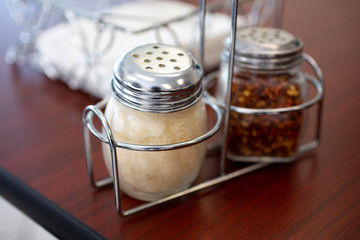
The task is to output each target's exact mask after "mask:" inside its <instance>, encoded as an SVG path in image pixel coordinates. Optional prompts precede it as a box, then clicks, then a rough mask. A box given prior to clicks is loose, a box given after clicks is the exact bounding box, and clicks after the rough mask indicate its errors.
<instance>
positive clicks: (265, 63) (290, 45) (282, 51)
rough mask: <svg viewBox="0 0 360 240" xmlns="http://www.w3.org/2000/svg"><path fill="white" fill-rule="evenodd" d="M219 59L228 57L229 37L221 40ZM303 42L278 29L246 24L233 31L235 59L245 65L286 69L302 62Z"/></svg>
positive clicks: (237, 62)
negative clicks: (221, 46)
mask: <svg viewBox="0 0 360 240" xmlns="http://www.w3.org/2000/svg"><path fill="white" fill-rule="evenodd" d="M224 46H225V50H224V51H223V56H222V57H223V60H224V61H227V60H228V59H229V54H230V49H231V40H230V38H227V39H226V40H225V41H224ZM302 47H303V43H302V41H301V40H300V39H298V38H296V37H295V36H293V35H292V34H290V33H288V32H287V31H284V30H282V29H276V28H267V27H246V28H242V29H239V30H238V31H237V37H236V43H235V63H236V65H238V66H241V67H244V68H249V69H264V70H279V69H287V68H291V67H293V66H296V65H298V64H301V62H302Z"/></svg>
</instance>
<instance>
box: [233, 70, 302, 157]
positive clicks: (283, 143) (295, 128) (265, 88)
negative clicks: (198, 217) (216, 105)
mask: <svg viewBox="0 0 360 240" xmlns="http://www.w3.org/2000/svg"><path fill="white" fill-rule="evenodd" d="M293 78H294V76H293V75H290V74H288V73H286V74H250V73H248V72H235V73H234V78H233V84H232V88H231V105H235V106H238V107H244V108H255V109H271V108H282V107H290V106H295V105H299V104H301V103H302V99H301V91H300V86H299V84H298V83H293V82H292V81H290V80H291V79H293ZM302 122H303V113H302V111H292V112H286V113H280V114H263V115H251V114H239V113H236V112H231V113H230V117H229V128H228V147H229V151H230V153H231V154H232V155H238V156H239V155H240V156H272V157H288V156H291V155H293V154H295V153H296V150H297V147H298V144H299V137H300V131H301V127H302Z"/></svg>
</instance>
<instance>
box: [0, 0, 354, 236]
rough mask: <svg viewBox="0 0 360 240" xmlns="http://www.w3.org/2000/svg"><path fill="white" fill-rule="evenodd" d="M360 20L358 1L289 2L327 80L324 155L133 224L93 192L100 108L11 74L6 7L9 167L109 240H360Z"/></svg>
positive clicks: (288, 14)
mask: <svg viewBox="0 0 360 240" xmlns="http://www.w3.org/2000/svg"><path fill="white" fill-rule="evenodd" d="M359 10H360V2H359V1H356V0H346V1H338V0H327V1H326V0H317V1H311V0H304V1H295V0H292V1H290V0H288V1H285V8H284V12H285V13H284V25H283V27H284V29H286V30H288V31H290V32H292V33H293V34H295V35H297V36H299V37H301V38H302V40H303V41H304V43H305V51H306V52H307V53H309V54H311V55H312V56H313V57H314V58H315V59H316V60H317V62H318V63H319V65H320V67H321V68H322V70H323V73H324V77H325V81H326V94H325V107H324V111H323V122H322V127H323V128H322V129H323V131H322V141H321V145H320V147H319V148H318V149H317V150H316V152H315V154H312V155H310V156H308V157H304V158H302V159H299V160H298V161H296V162H293V163H289V164H273V165H271V166H268V167H266V168H263V169H261V170H257V171H255V172H252V173H250V174H247V175H244V176H241V177H239V178H236V179H233V180H231V181H229V182H226V183H223V184H220V185H218V186H216V187H212V188H210V189H207V190H204V191H200V192H197V193H195V194H192V195H190V196H186V197H183V198H181V199H177V200H175V201H172V202H169V203H166V204H164V205H161V206H159V207H155V208H152V209H150V210H146V211H144V212H141V213H138V214H135V215H132V216H129V217H126V218H123V217H120V216H119V215H118V214H117V213H116V211H115V205H114V195H113V190H112V188H107V189H104V190H98V191H96V190H94V189H93V188H91V187H90V185H89V182H88V176H87V171H86V166H85V159H84V149H83V139H82V123H81V117H82V111H83V109H84V108H85V106H87V105H89V104H94V103H96V102H97V101H98V100H97V99H95V98H92V97H90V96H88V95H86V94H84V93H81V92H78V91H72V90H70V89H69V88H68V87H67V86H65V85H64V84H62V83H61V82H56V81H51V80H49V79H47V78H46V77H45V76H44V75H43V74H41V73H38V72H35V71H34V70H32V69H30V68H28V67H25V66H9V65H7V64H6V63H5V61H4V55H5V50H6V48H7V47H8V46H9V45H10V44H12V43H13V42H14V41H15V40H16V38H17V34H18V32H19V29H18V28H17V27H15V24H14V23H13V22H12V20H10V17H9V16H8V14H7V12H6V9H5V7H4V6H3V5H1V10H0V26H1V28H0V30H1V37H0V53H1V54H0V56H1V57H0V74H1V75H0V76H1V80H0V92H1V94H0V110H1V113H0V114H1V117H0V119H1V130H0V166H1V167H2V168H4V169H6V170H7V171H9V172H10V173H12V174H13V175H15V176H16V177H17V178H19V179H20V180H21V181H23V182H24V183H26V184H28V185H30V186H31V187H32V188H33V189H35V190H36V191H38V192H39V193H41V194H42V195H44V196H45V197H46V198H48V199H49V200H51V201H52V202H54V203H55V204H56V205H57V206H60V207H61V208H62V209H64V210H66V211H67V212H68V213H70V214H71V215H72V216H74V217H76V218H77V219H78V220H80V221H81V222H83V223H85V224H87V225H88V226H90V227H91V228H92V229H94V230H95V231H97V232H98V233H99V234H101V235H103V236H105V237H106V238H109V239H135V238H139V239H359V238H360V140H359V137H360V107H359V104H360V80H359V76H360V57H359V56H360V47H359V43H360V30H359V22H360V15H359V14H358V12H359ZM2 187H4V186H2ZM39 210H40V211H41V209H39Z"/></svg>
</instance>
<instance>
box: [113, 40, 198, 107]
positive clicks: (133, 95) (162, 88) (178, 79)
mask: <svg viewBox="0 0 360 240" xmlns="http://www.w3.org/2000/svg"><path fill="white" fill-rule="evenodd" d="M202 76H203V74H202V68H201V66H200V65H199V64H198V63H197V62H196V60H195V59H194V57H193V56H192V55H191V54H190V53H188V52H187V51H186V50H184V49H181V48H179V47H175V46H171V45H165V44H148V45H143V46H139V47H137V48H134V49H132V50H131V51H129V52H127V53H126V54H125V55H124V56H123V57H122V58H120V59H119V60H118V61H117V62H116V63H115V65H114V77H113V79H112V84H111V86H112V94H113V96H114V97H115V98H116V99H117V100H118V101H120V102H122V103H123V104H125V105H126V106H128V107H130V108H133V109H136V110H140V111H145V112H155V113H168V112H174V111H179V110H182V109H185V108H188V107H190V106H191V105H193V104H195V103H196V102H197V101H198V100H199V99H200V98H201V96H202V93H203V87H202V84H201V80H202Z"/></svg>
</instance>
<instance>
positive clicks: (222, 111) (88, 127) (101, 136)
mask: <svg viewBox="0 0 360 240" xmlns="http://www.w3.org/2000/svg"><path fill="white" fill-rule="evenodd" d="M239 2H242V1H236V0H233V1H232V5H231V35H230V38H231V40H232V45H231V52H230V56H229V74H228V86H227V95H226V100H225V101H224V102H219V101H218V100H217V99H216V98H215V97H213V96H212V95H211V94H210V93H209V92H208V91H207V90H206V91H205V94H204V101H205V103H206V105H208V106H209V107H210V109H211V111H213V113H215V115H216V121H215V123H214V124H213V126H212V127H211V128H210V130H208V131H207V132H206V133H205V134H203V135H202V136H200V137H198V138H195V139H191V140H189V141H185V142H179V143H175V144H167V145H137V144H130V143H126V142H119V141H116V140H115V138H114V135H113V133H112V130H111V128H110V126H109V123H108V121H107V119H106V117H105V115H104V112H103V111H104V108H105V106H106V104H107V101H108V100H107V99H105V100H103V101H101V102H99V103H97V104H96V105H91V106H88V107H86V108H85V110H84V114H83V133H84V141H85V152H86V162H87V168H88V174H89V178H90V182H91V185H92V186H93V187H94V188H102V187H104V186H107V185H110V184H113V188H114V194H115V205H116V210H117V211H118V213H119V214H120V215H122V216H127V215H131V214H134V213H136V212H139V211H142V210H145V209H148V208H150V207H153V206H156V205H159V204H162V203H164V202H167V201H170V200H173V199H176V198H179V197H181V196H185V195H188V194H190V193H194V192H197V191H199V190H202V189H205V188H208V187H211V186H214V185H216V184H219V183H222V182H226V181H228V180H231V179H233V178H236V177H239V176H241V175H244V174H246V173H249V172H252V171H255V170H257V169H260V168H263V167H265V166H268V165H270V164H272V163H270V162H258V163H251V164H249V165H247V166H245V167H241V168H238V169H237V170H232V171H230V172H227V171H226V170H225V169H226V167H225V166H226V162H227V161H229V160H228V159H227V151H226V150H227V143H226V137H227V136H226V134H222V135H220V136H219V139H218V141H216V142H215V143H214V144H209V145H208V154H212V152H213V151H215V150H217V151H216V154H217V155H219V167H218V169H219V175H218V176H217V177H214V178H211V179H209V180H205V181H203V182H200V183H197V184H195V185H192V186H191V187H190V188H188V189H186V190H183V191H180V192H178V193H175V194H173V195H170V196H167V197H164V198H162V199H160V200H157V201H153V202H145V203H140V204H139V205H137V206H135V207H131V208H128V209H125V208H124V207H123V204H122V201H123V193H122V191H121V187H120V186H121V182H120V179H119V174H118V169H119V166H118V161H117V159H118V158H119V157H121V156H117V151H116V149H117V148H123V149H127V150H132V151H168V150H174V149H180V148H185V147H188V146H192V145H195V144H197V143H200V142H204V141H206V140H208V139H210V138H211V137H213V136H214V135H215V134H216V133H218V132H219V130H220V129H221V128H223V129H227V128H228V124H229V113H230V111H235V112H237V113H244V114H255V115H256V114H279V113H285V112H291V111H303V110H306V109H309V108H312V107H316V106H317V108H316V114H315V115H316V119H315V125H316V129H315V135H314V136H313V139H312V140H310V141H309V142H307V143H304V144H302V145H301V146H300V147H299V149H298V151H297V153H296V154H295V155H294V156H293V157H292V158H291V159H290V160H289V161H288V162H290V161H293V160H295V159H297V158H299V157H301V156H303V155H304V154H306V153H308V152H310V151H311V150H314V149H315V148H316V147H317V146H318V145H319V141H320V136H321V131H320V130H321V112H322V102H323V96H324V82H323V77H322V73H321V70H320V68H319V67H318V66H317V65H316V63H315V61H314V60H313V59H312V58H311V57H309V56H308V55H306V54H304V55H303V58H304V60H305V61H307V62H308V63H309V64H310V65H311V66H312V68H313V70H314V72H315V74H316V77H314V76H312V75H310V74H306V75H305V78H306V81H307V82H308V83H309V85H311V86H313V88H314V89H315V90H316V92H317V93H316V94H315V96H313V97H312V98H311V99H309V100H307V101H306V102H304V103H302V104H300V105H297V106H292V107H285V108H279V109H249V108H239V107H234V106H231V105H230V93H229V89H231V86H232V81H231V80H232V78H233V69H234V58H235V39H236V31H237V12H238V8H239V6H238V4H239ZM276 3H277V8H276V11H274V12H275V13H276V15H277V16H275V19H277V21H278V22H277V23H275V25H277V27H279V19H281V16H279V15H281V11H282V1H276ZM199 9H200V10H199V12H198V13H199V16H200V29H201V31H200V33H201V36H200V41H199V59H200V62H201V63H202V62H203V58H204V54H205V53H204V51H203V49H204V37H203V36H204V31H205V29H204V22H205V17H206V1H205V0H202V1H201V2H200V8H199ZM279 9H280V11H279ZM216 77H217V73H216V72H215V73H210V74H208V75H207V76H206V77H205V81H204V85H205V89H207V88H208V87H209V86H210V85H211V83H212V82H213V80H214V79H215V78H216ZM95 117H96V118H97V120H98V121H99V122H100V128H101V129H100V130H99V129H98V128H97V127H95V124H94V119H95ZM91 134H92V135H91ZM91 136H94V137H95V138H96V139H98V140H99V141H101V142H102V143H105V144H107V145H108V147H109V149H110V153H111V162H112V175H113V177H108V178H103V179H95V171H96V169H95V167H94V164H93V149H92V143H91ZM219 152H220V153H219ZM204 164H206V160H205V163H204Z"/></svg>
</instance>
